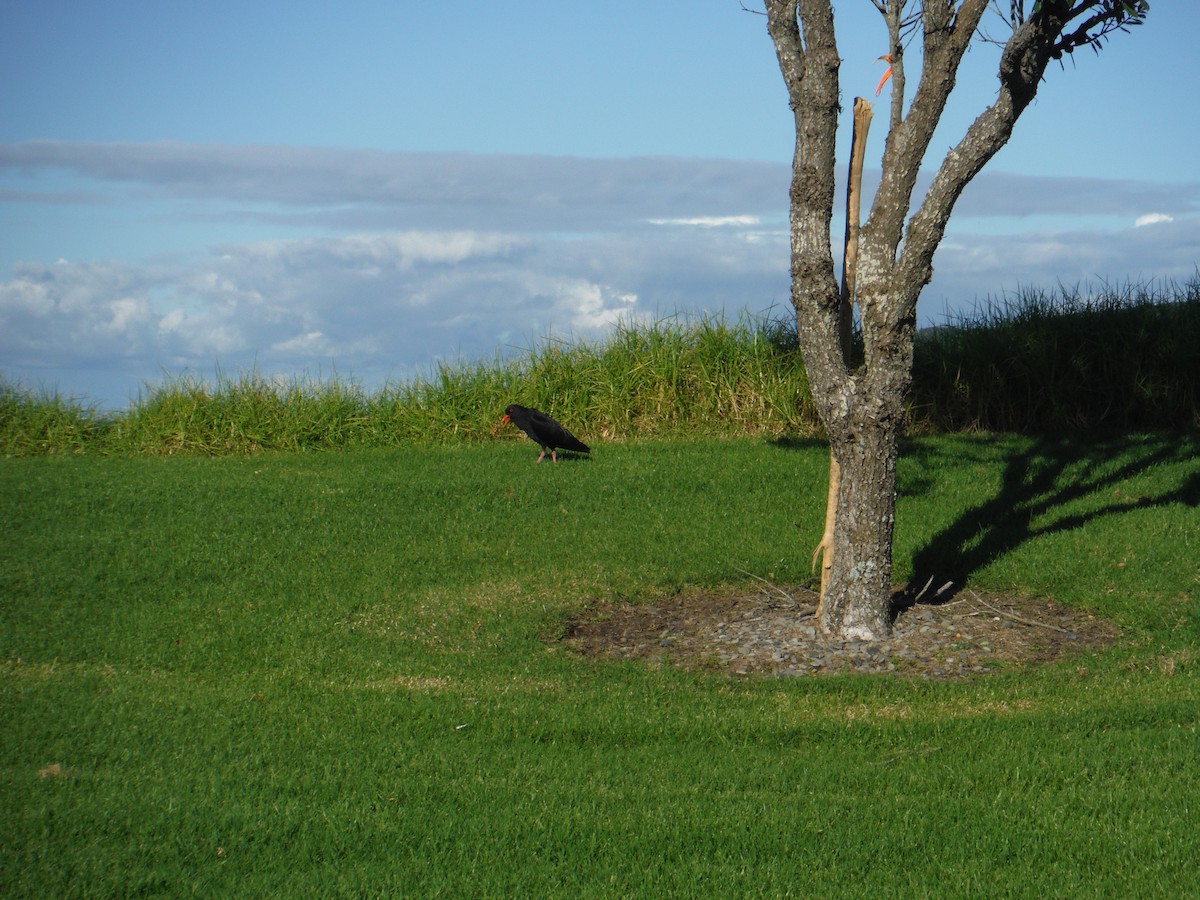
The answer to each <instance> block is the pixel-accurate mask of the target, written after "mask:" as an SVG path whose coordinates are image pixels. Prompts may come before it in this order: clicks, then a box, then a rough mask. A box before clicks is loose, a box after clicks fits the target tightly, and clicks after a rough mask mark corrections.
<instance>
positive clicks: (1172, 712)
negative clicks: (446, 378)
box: [0, 434, 1200, 898]
mask: <svg viewBox="0 0 1200 900" xmlns="http://www.w3.org/2000/svg"><path fill="white" fill-rule="evenodd" d="M593 446H594V453H593V455H592V458H590V459H574V460H569V461H562V462H560V463H559V464H558V465H557V466H555V465H551V464H550V463H549V461H547V462H545V463H543V464H541V465H537V466H535V465H534V464H533V460H534V458H535V457H536V455H537V448H536V447H535V446H534V445H533V444H532V443H530V442H528V441H523V440H522V441H517V440H498V441H496V442H493V443H489V444H477V445H470V446H444V447H410V448H400V449H372V450H366V449H364V450H356V451H349V452H321V453H286V454H284V453H280V454H259V455H251V456H227V457H222V458H209V457H197V456H182V457H174V458H145V457H128V456H124V457H111V458H105V457H101V456H83V457H43V458H35V459H6V460H0V511H2V513H3V521H4V523H5V525H4V528H3V529H2V530H0V535H2V536H0V555H2V559H0V562H2V565H0V674H2V677H0V686H2V687H0V690H2V692H3V693H2V702H0V725H2V727H0V748H2V754H0V785H2V787H0V791H2V794H0V797H2V801H3V808H4V816H3V821H2V822H0V847H2V848H3V852H2V853H0V896H3V897H5V898H11V897H129V896H185V895H199V896H210V897H230V896H278V897H294V896H419V897H432V896H588V897H593V896H594V897H614V896H664V895H669V896H695V897H700V896H800V897H840V896H844V897H858V896H871V895H875V896H886V897H893V896H895V897H900V896H903V897H912V896H936V897H984V896H1038V897H1049V896H1055V897H1057V896H1062V897H1118V896H1119V897H1126V896H1128V897H1134V896H1136V897H1183V896H1196V895H1197V894H1200V864H1198V863H1197V860H1198V859H1200V438H1198V437H1197V436H1196V435H1195V434H1188V435H1165V434H1155V435H1141V436H1116V437H1110V438H1104V439H1099V438H1097V439H1093V440H1073V441H1065V440H1064V441H1058V440H1036V439H1031V438H1015V437H995V436H983V435H977V436H958V437H937V438H921V439H917V440H913V441H910V442H908V443H907V444H906V446H905V455H904V458H903V460H902V462H901V466H900V500H899V508H898V516H897V535H896V575H897V578H898V580H904V579H906V578H908V577H909V576H910V575H911V574H912V572H913V571H914V569H915V570H917V571H920V572H925V571H930V572H934V571H937V572H951V573H954V574H956V575H960V576H965V577H966V578H968V579H969V583H970V584H971V585H973V586H976V587H979V588H981V589H983V588H986V589H989V590H1010V591H1016V592H1020V593H1024V594H1030V595H1036V596H1044V597H1053V598H1054V599H1056V600H1059V601H1061V602H1063V603H1068V604H1072V605H1075V606H1079V607H1083V608H1086V609H1087V610H1089V611H1091V612H1093V613H1094V614H1096V615H1101V616H1104V617H1107V618H1110V619H1112V620H1114V621H1115V622H1116V623H1117V624H1118V625H1119V626H1120V627H1121V629H1122V631H1123V637H1122V640H1121V641H1120V643H1119V644H1118V645H1117V646H1116V647H1115V648H1113V649H1111V650H1108V651H1106V652H1105V653H1103V654H1100V655H1097V656H1089V657H1080V658H1076V659H1073V660H1070V661H1068V662H1064V663H1061V664H1056V665H1053V666H1048V667H1043V668H1038V669H1030V670H1016V669H1009V670H1005V671H1001V672H999V673H998V674H993V675H990V676H987V677H985V678H981V679H979V680H976V681H972V682H963V683H935V682H927V681H913V680H903V679H900V678H895V677H862V676H838V677H829V678H801V679H790V680H785V679H769V678H741V679H738V678H733V677H728V676H725V675H721V674H716V673H712V672H686V671H681V670H677V669H675V668H672V667H670V666H664V667H650V666H645V665H641V664H634V663H619V662H602V661H596V660H590V659H583V658H579V657H577V656H575V655H574V654H573V653H571V652H570V651H568V650H567V649H566V648H565V647H564V646H563V645H562V643H561V642H559V641H558V640H557V638H558V637H560V636H561V634H562V631H563V627H564V621H565V620H566V618H567V617H569V616H570V615H572V614H575V613H578V612H580V611H582V610H584V609H586V608H587V606H588V605H589V604H591V603H593V602H596V601H598V600H629V601H631V602H648V601H652V600H653V599H654V598H655V597H659V596H663V595H668V594H672V593H674V592H676V591H678V590H680V589H683V588H686V587H689V586H714V585H720V584H726V583H747V582H749V581H750V580H751V579H750V576H748V575H747V574H746V573H752V574H753V575H756V576H759V577H761V578H766V579H769V580H771V581H773V582H775V583H779V584H787V583H798V582H801V581H804V580H805V579H807V578H808V577H809V571H808V568H809V559H810V555H811V552H812V548H813V547H814V545H815V544H816V541H817V539H818V537H819V534H820V531H821V526H822V521H821V519H822V516H823V514H824V505H825V480H826V475H827V472H826V468H827V464H828V456H827V450H826V449H824V448H822V447H821V445H820V444H819V443H816V442H807V441H770V440H764V439H761V438H736V439H729V440H700V439H695V440H679V441H658V442H651V441H641V442H631V443H617V444H610V443H604V442H596V443H595V444H594V445H593Z"/></svg>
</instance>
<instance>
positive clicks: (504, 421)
mask: <svg viewBox="0 0 1200 900" xmlns="http://www.w3.org/2000/svg"><path fill="white" fill-rule="evenodd" d="M511 421H512V419H510V418H509V417H508V413H505V414H504V415H502V416H501V417H500V421H499V422H497V423H496V424H495V425H493V426H492V435H493V436H495V434H496V432H497V431H499V430H500V429H501V428H503V427H504V426H505V425H507V424H508V423H509V422H511Z"/></svg>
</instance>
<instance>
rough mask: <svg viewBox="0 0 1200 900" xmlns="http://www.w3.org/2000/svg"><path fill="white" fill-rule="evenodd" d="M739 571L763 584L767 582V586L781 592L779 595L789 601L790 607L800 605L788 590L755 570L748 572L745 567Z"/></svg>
mask: <svg viewBox="0 0 1200 900" xmlns="http://www.w3.org/2000/svg"><path fill="white" fill-rule="evenodd" d="M737 571H739V572H741V573H742V574H743V575H749V576H750V577H751V578H753V579H754V580H755V581H761V582H762V583H763V584H765V585H766V586H767V587H769V588H770V589H771V590H773V591H774V592H775V593H777V594H779V596H781V597H783V599H784V601H785V602H786V603H787V608H788V609H795V608H796V607H797V606H799V605H800V604H799V603H797V602H796V598H795V597H793V596H792V595H791V594H789V593H788V592H787V591H785V590H784V589H783V588H781V587H780V586H779V585H777V584H772V583H771V582H769V581H767V579H765V578H763V577H761V576H759V575H755V574H754V573H753V572H747V571H746V570H745V569H738V570H737Z"/></svg>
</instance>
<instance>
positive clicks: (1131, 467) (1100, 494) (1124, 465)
mask: <svg viewBox="0 0 1200 900" xmlns="http://www.w3.org/2000/svg"><path fill="white" fill-rule="evenodd" d="M906 450H907V453H906V454H904V455H906V456H908V457H910V458H915V459H916V461H917V463H918V465H919V466H920V469H921V471H922V472H932V471H936V470H937V467H938V465H939V461H938V460H937V459H936V457H937V456H938V455H940V454H941V453H943V452H944V451H943V450H941V449H940V448H939V447H936V445H935V446H930V445H928V444H923V443H921V442H915V443H913V444H912V445H910V446H909V447H908V448H906ZM1188 461H1191V462H1194V463H1195V464H1196V465H1195V468H1194V469H1193V470H1192V471H1191V472H1186V473H1184V474H1183V476H1182V477H1181V478H1180V479H1179V480H1178V481H1177V483H1176V484H1174V485H1173V486H1172V487H1170V488H1167V489H1163V490H1160V491H1159V492H1158V493H1155V494H1150V495H1137V496H1134V495H1131V494H1128V493H1126V492H1125V490H1124V489H1123V485H1124V483H1125V482H1126V481H1127V480H1128V479H1130V478H1132V477H1133V476H1135V475H1137V474H1138V473H1139V472H1143V471H1146V470H1148V469H1150V468H1152V467H1154V466H1158V465H1164V464H1177V463H1183V462H1188ZM928 481H929V479H928V477H924V476H922V477H919V478H918V480H917V481H916V482H913V481H911V480H909V481H908V482H907V483H906V484H905V485H904V493H910V494H911V493H917V492H920V491H921V489H922V488H923V486H924V484H926V483H928ZM914 489H915V490H914ZM1089 500H1090V502H1091V503H1092V504H1094V505H1093V506H1091V507H1090V508H1088V509H1087V510H1085V511H1079V512H1071V511H1069V510H1068V509H1067V508H1068V507H1069V506H1070V505H1072V504H1074V503H1076V502H1077V501H1082V502H1085V503H1086V502H1088V501H1089ZM1176 503H1184V504H1186V505H1188V506H1197V505H1200V438H1198V436H1197V435H1195V434H1186V435H1167V434H1160V435H1152V436H1133V437H1131V436H1125V435H1123V436H1118V437H1108V438H1103V439H1100V440H1094V439H1088V438H1084V439H1053V438H1040V439H1037V440H1034V441H1033V442H1032V443H1031V444H1030V445H1029V447H1028V449H1027V450H1026V451H1025V452H1023V453H1019V454H1017V455H1015V456H1013V457H1012V458H1011V459H1009V460H1008V461H1007V464H1006V465H1005V468H1004V474H1003V477H1002V480H1001V484H1000V489H999V490H998V491H997V492H996V494H995V496H993V497H991V498H990V499H988V500H985V501H983V502H982V503H979V504H977V505H975V506H973V507H971V508H969V509H967V510H965V511H964V512H963V513H962V514H961V515H959V516H958V518H957V519H955V520H954V521H953V522H951V523H950V524H949V525H947V526H946V527H945V528H943V529H942V530H941V531H939V532H938V533H937V534H935V535H934V536H933V537H932V538H931V539H930V540H929V542H928V543H926V544H925V545H924V546H923V547H920V548H919V549H918V550H917V551H916V552H915V553H914V554H913V560H912V572H913V577H912V581H911V582H910V584H909V586H908V588H907V589H906V590H904V591H902V592H901V594H900V595H898V596H897V597H896V600H895V604H896V607H897V609H898V610H903V609H906V608H909V607H911V606H912V605H914V604H915V603H916V602H918V600H920V602H923V603H927V602H935V603H945V602H947V601H948V600H950V599H951V598H952V597H953V596H954V594H956V593H957V592H958V591H959V590H960V589H961V588H962V587H963V585H965V584H966V582H967V581H968V579H969V578H970V577H971V576H972V575H973V574H975V573H976V572H978V571H979V570H980V569H982V568H984V567H985V566H987V565H988V564H989V563H991V562H993V561H994V560H997V559H999V558H1000V557H1002V556H1004V555H1005V554H1007V553H1010V552H1012V551H1013V550H1015V549H1016V548H1018V547H1020V546H1021V545H1022V544H1025V543H1027V542H1028V541H1031V540H1034V539H1037V538H1040V537H1045V536H1047V535H1051V534H1056V533H1059V532H1066V531H1072V530H1074V529H1076V528H1081V527H1083V526H1084V525H1087V524H1088V523H1090V522H1094V521H1096V520H1098V519H1102V518H1104V517H1106V516H1112V515H1120V514H1121V513H1126V512H1129V511H1131V510H1135V509H1154V508H1159V507H1164V506H1168V505H1171V504H1176ZM1056 510H1061V511H1062V513H1061V515H1055V511H1056ZM946 584H949V585H950V587H948V588H946V589H945V590H944V591H942V592H941V593H940V594H937V595H936V599H934V596H933V595H934V592H936V591H938V589H939V588H940V587H941V586H943V585H946ZM922 595H924V596H922Z"/></svg>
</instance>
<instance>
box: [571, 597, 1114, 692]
mask: <svg viewBox="0 0 1200 900" xmlns="http://www.w3.org/2000/svg"><path fill="white" fill-rule="evenodd" d="M816 606H817V595H816V594H815V593H813V592H812V591H811V590H808V589H807V588H802V587H800V588H796V587H787V588H781V587H776V586H774V585H768V586H765V587H763V588H761V589H757V588H737V589H732V590H731V589H726V590H723V591H722V590H693V591H688V592H685V593H683V594H679V595H677V596H674V597H670V598H667V599H663V600H659V601H656V602H653V603H645V604H630V603H619V604H616V603H600V604H596V605H594V606H592V607H590V608H589V609H588V610H586V611H585V612H584V613H583V614H582V615H579V616H577V617H575V618H573V619H571V620H569V621H568V623H567V627H566V632H565V634H564V635H563V637H562V641H563V642H564V643H565V644H566V645H567V646H568V647H570V648H571V649H572V650H574V651H575V652H577V653H580V654H582V655H585V656H591V657H600V658H606V659H630V660H642V661H645V662H648V663H652V664H657V665H675V666H679V667H682V668H690V669H704V670H710V671H717V672H722V673H725V674H728V675H732V676H749V675H768V676H779V677H791V676H800V677H805V676H809V677H811V676H821V675H832V674H837V673H860V674H861V673H870V674H887V675H893V676H899V677H908V678H925V679H931V680H940V681H945V680H961V679H969V678H977V677H981V676H985V675H987V674H989V673H992V672H996V671H1000V670H1005V669H1007V670H1011V669H1012V668H1013V667H1022V666H1027V665H1033V664H1037V663H1046V662H1054V661H1058V660H1062V659H1066V658H1069V657H1072V656H1077V655H1082V654H1085V653H1091V652H1096V651H1099V650H1103V649H1104V648H1106V647H1108V646H1111V645H1112V644H1113V643H1115V641H1116V640H1117V639H1118V637H1119V636H1120V630H1119V629H1118V628H1117V627H1116V626H1115V625H1113V624H1112V623H1111V622H1108V621H1105V620H1103V619H1099V618H1097V617H1095V616H1093V615H1091V614H1090V613H1088V612H1086V611H1084V610H1080V609H1076V608H1074V607H1070V606H1064V605H1061V604H1058V603H1055V602H1053V601H1052V600H1042V599H1032V598H1026V597H1019V596H1013V595H1008V594H995V593H983V592H976V591H974V590H970V589H966V590H960V591H958V592H957V593H954V594H952V595H949V596H943V597H940V598H937V599H935V600H933V601H932V602H917V603H916V604H912V605H908V606H904V605H900V606H899V607H898V610H897V615H896V619H895V623H894V625H893V631H892V635H891V637H890V638H888V639H887V640H885V641H837V640H832V639H830V638H829V637H827V636H825V635H823V634H822V633H821V631H820V630H819V629H818V628H817V624H816V621H815V619H814V618H813V613H814V612H815V611H816Z"/></svg>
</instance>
